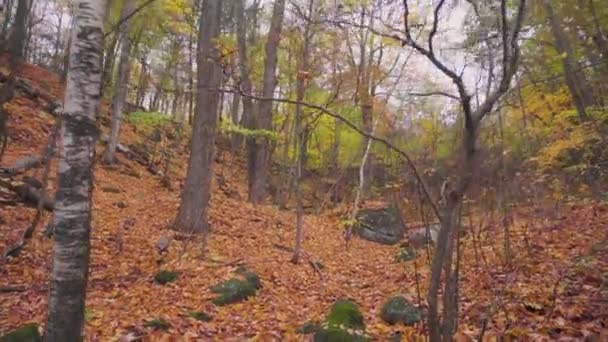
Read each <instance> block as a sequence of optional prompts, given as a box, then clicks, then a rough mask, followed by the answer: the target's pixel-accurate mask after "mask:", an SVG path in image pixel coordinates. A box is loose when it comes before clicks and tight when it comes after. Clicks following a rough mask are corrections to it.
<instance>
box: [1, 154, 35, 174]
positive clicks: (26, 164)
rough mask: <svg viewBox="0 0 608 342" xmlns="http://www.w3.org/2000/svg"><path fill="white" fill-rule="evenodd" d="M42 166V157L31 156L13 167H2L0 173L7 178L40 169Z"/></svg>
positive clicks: (20, 160) (17, 162) (19, 160)
mask: <svg viewBox="0 0 608 342" xmlns="http://www.w3.org/2000/svg"><path fill="white" fill-rule="evenodd" d="M41 165H42V156H34V155H29V156H25V157H23V158H21V159H18V160H17V161H16V162H15V163H14V164H13V165H11V166H4V167H0V173H1V174H3V175H5V176H15V175H17V174H19V173H23V172H25V171H28V170H30V169H35V168H38V167H40V166H41Z"/></svg>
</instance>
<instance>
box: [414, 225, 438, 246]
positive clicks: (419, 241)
mask: <svg viewBox="0 0 608 342" xmlns="http://www.w3.org/2000/svg"><path fill="white" fill-rule="evenodd" d="M440 229H441V225H440V224H438V223H436V224H431V225H430V226H429V234H428V235H427V229H426V227H422V228H416V229H410V230H408V232H407V240H408V242H409V244H410V246H412V247H414V248H421V247H424V246H426V245H427V244H429V243H430V244H433V245H434V244H435V243H437V236H438V235H439V230H440ZM429 235H430V236H429ZM429 238H430V239H429Z"/></svg>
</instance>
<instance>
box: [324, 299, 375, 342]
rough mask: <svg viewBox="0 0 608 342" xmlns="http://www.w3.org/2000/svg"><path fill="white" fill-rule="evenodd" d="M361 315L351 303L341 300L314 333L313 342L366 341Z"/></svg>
mask: <svg viewBox="0 0 608 342" xmlns="http://www.w3.org/2000/svg"><path fill="white" fill-rule="evenodd" d="M364 334H365V322H364V320H363V314H361V311H360V310H359V307H358V306H357V304H355V303H354V302H353V301H350V300H346V299H341V300H338V301H336V302H335V303H334V305H332V307H331V309H330V311H329V314H328V315H327V318H326V319H325V321H324V322H323V324H322V327H321V328H320V329H319V330H318V331H317V332H315V335H314V338H313V340H314V341H315V342H342V341H344V342H350V341H367V337H365V335H364Z"/></svg>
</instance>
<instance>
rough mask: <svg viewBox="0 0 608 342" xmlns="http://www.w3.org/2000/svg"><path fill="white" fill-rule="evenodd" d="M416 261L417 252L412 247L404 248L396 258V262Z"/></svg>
mask: <svg viewBox="0 0 608 342" xmlns="http://www.w3.org/2000/svg"><path fill="white" fill-rule="evenodd" d="M414 259H416V250H415V249H414V248H413V247H411V246H407V247H402V248H401V249H399V252H398V253H397V255H396V256H395V260H396V261H411V260H414Z"/></svg>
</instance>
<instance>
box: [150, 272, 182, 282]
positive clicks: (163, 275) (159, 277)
mask: <svg viewBox="0 0 608 342" xmlns="http://www.w3.org/2000/svg"><path fill="white" fill-rule="evenodd" d="M178 276H179V273H178V272H175V271H160V272H158V273H156V275H155V276H154V282H155V283H157V284H160V285H166V284H168V283H171V282H174V281H175V280H176V279H177V277H178Z"/></svg>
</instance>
